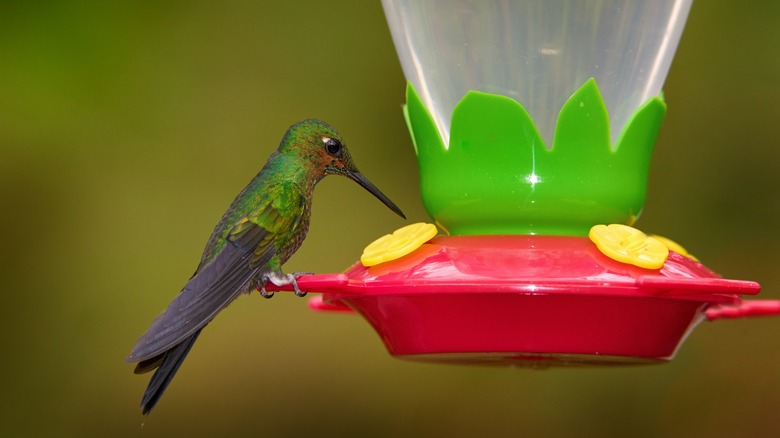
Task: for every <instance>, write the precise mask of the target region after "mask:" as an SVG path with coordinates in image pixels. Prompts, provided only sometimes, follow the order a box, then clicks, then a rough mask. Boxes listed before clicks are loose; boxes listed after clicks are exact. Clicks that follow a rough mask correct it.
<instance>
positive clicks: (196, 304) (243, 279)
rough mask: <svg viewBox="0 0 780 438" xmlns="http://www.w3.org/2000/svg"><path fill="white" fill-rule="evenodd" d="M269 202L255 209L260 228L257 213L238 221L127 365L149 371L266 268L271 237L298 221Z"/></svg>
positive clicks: (273, 248) (273, 251) (271, 251)
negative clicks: (220, 247) (133, 363)
mask: <svg viewBox="0 0 780 438" xmlns="http://www.w3.org/2000/svg"><path fill="white" fill-rule="evenodd" d="M274 204H275V203H274V202H272V200H269V201H268V202H266V203H265V205H264V206H263V208H260V209H259V210H260V211H261V212H262V214H260V217H262V218H264V220H263V223H262V225H261V224H259V223H257V222H256V217H257V216H258V215H257V214H252V218H250V217H248V216H245V217H243V218H241V219H239V221H238V222H237V223H236V225H235V226H233V228H232V229H231V231H230V232H229V234H228V238H227V242H226V243H225V246H224V247H223V248H222V250H221V251H220V252H219V254H217V255H216V256H215V257H214V258H213V259H212V260H211V261H210V262H209V263H208V264H206V265H205V266H203V267H202V268H201V269H200V270H199V271H198V272H197V273H196V274H195V275H194V276H193V277H192V278H191V279H190V280H189V281H188V282H187V284H186V285H185V286H184V289H182V291H181V292H180V293H179V294H178V295H177V296H176V298H174V299H173V301H172V302H171V303H170V304H169V305H168V308H167V309H166V310H165V312H163V313H162V314H161V315H160V316H158V317H157V318H156V319H155V320H154V322H152V325H151V327H150V328H149V330H148V331H147V332H146V333H145V334H144V335H143V336H142V337H141V338H140V339H139V340H138V342H137V343H136V345H135V348H134V349H133V351H132V353H130V356H129V357H128V358H127V361H128V362H139V361H143V362H142V363H141V364H139V367H138V370H137V371H139V372H143V371H148V370H151V369H153V368H155V366H156V365H157V362H158V359H160V357H159V356H161V355H162V354H164V353H165V352H166V351H168V350H169V349H171V348H173V347H175V346H176V345H178V344H179V343H181V342H182V341H184V340H185V339H187V338H188V337H190V336H192V335H193V334H194V333H196V332H198V330H200V329H202V328H203V327H204V326H205V325H206V324H208V323H209V322H210V321H211V320H212V319H213V318H214V316H216V314H217V313H219V311H221V310H222V309H224V308H225V307H227V305H228V304H230V303H231V302H232V301H233V300H234V299H235V298H236V297H238V295H240V294H241V293H242V292H245V291H247V290H248V289H251V287H254V286H255V285H254V284H253V283H252V282H253V280H254V279H256V278H258V277H260V276H262V275H263V274H264V273H265V272H268V271H270V269H269V268H268V267H267V264H268V262H269V260H271V258H272V257H274V256H275V255H276V253H277V248H276V245H275V237H277V236H279V231H281V230H285V229H288V230H289V229H294V228H296V227H297V222H298V221H299V219H298V218H296V217H290V216H288V215H285V214H283V213H282V212H281V211H280V209H277V208H276V207H275V206H274ZM255 212H257V210H255Z"/></svg>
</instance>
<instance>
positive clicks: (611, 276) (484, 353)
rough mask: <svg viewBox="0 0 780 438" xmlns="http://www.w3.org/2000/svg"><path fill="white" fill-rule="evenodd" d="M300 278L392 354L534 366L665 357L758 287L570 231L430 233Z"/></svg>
mask: <svg viewBox="0 0 780 438" xmlns="http://www.w3.org/2000/svg"><path fill="white" fill-rule="evenodd" d="M298 284H299V286H300V287H301V289H303V290H306V291H311V292H322V293H323V296H322V297H316V299H315V300H314V301H313V302H312V307H314V308H316V309H320V310H347V309H353V310H355V311H357V312H359V313H360V314H361V315H363V317H365V318H366V320H368V322H369V323H370V324H371V325H372V326H373V327H374V329H375V330H376V331H377V333H378V334H379V336H380V337H381V338H382V340H383V341H384V343H385V345H386V347H387V349H388V351H389V352H390V354H392V355H393V356H395V357H398V358H403V359H409V360H416V361H429V362H450V363H480V364H482V363H485V364H504V365H511V366H534V367H537V366H549V365H587V364H631V363H636V364H644V363H657V362H662V361H668V360H670V359H671V358H672V357H673V356H674V354H675V352H676V351H677V349H678V347H679V346H680V344H681V342H682V341H683V340H684V339H685V336H686V335H687V334H688V333H690V331H691V330H692V329H693V328H694V327H695V326H696V324H698V323H699V322H701V321H702V320H704V319H705V318H708V317H709V318H710V319H713V317H712V315H716V317H718V316H717V315H719V314H723V315H728V314H730V313H734V312H724V311H719V310H718V309H724V308H739V307H740V306H741V305H742V304H743V303H742V300H741V298H740V296H739V295H740V294H751V295H752V294H756V293H758V292H759V290H760V287H759V285H758V284H757V283H755V282H752V281H740V280H726V279H722V278H721V277H720V276H719V275H717V274H715V273H714V272H712V271H710V270H709V269H707V268H706V267H705V266H703V265H701V264H700V263H698V262H696V261H694V260H692V259H690V258H687V257H684V256H682V255H680V254H677V253H674V252H672V253H670V255H669V258H668V260H667V261H666V263H665V265H664V266H663V268H661V269H658V270H649V269H643V268H639V267H636V266H633V265H627V264H623V263H619V262H616V261H614V260H612V259H610V258H608V257H606V256H604V255H603V254H602V253H601V252H599V250H598V249H597V248H596V246H595V245H594V244H593V243H592V242H590V240H589V239H588V238H586V237H570V236H461V237H437V238H434V239H433V240H432V241H430V242H429V243H427V244H425V245H423V246H422V247H420V248H419V249H417V250H416V251H415V252H413V253H411V254H409V255H407V256H404V257H402V258H400V259H397V260H394V261H391V262H386V263H383V264H380V265H377V266H373V267H369V268H367V267H364V266H363V265H361V264H360V263H357V264H355V265H354V266H352V267H351V268H349V269H348V270H347V271H346V272H345V273H344V274H338V275H313V276H305V277H301V278H300V279H299V280H298ZM757 302H758V301H753V302H751V303H757ZM767 303H768V306H769V307H772V308H771V309H769V308H768V307H767V306H758V307H762V309H763V312H764V313H763V314H769V313H780V305H777V303H776V302H767ZM742 316H745V315H744V314H743V315H742Z"/></svg>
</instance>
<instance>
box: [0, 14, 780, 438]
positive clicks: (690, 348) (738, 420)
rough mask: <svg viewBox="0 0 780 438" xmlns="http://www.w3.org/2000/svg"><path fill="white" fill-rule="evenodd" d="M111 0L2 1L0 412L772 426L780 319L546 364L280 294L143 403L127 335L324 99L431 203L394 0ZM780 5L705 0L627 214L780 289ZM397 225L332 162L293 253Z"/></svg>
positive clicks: (391, 190)
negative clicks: (425, 358) (489, 360)
mask: <svg viewBox="0 0 780 438" xmlns="http://www.w3.org/2000/svg"><path fill="white" fill-rule="evenodd" d="M118 3H119V2H102V1H72V2H23V1H9V0H5V1H3V2H2V3H0V210H1V211H2V214H0V225H1V228H0V229H2V232H1V233H2V234H1V235H2V236H3V237H2V247H1V249H0V270H1V271H2V272H0V274H1V275H2V276H1V277H0V278H2V286H1V288H2V301H1V302H2V307H0V342H1V344H0V371H1V373H0V375H2V376H3V382H2V384H0V435H2V436H116V437H120V436H147V437H156V436H261V435H262V436H302V435H303V434H304V433H306V434H316V435H317V436H327V435H337V436H376V437H378V436H402V435H403V436H435V435H440V436H442V435H448V436H486V435H489V434H492V435H498V436H512V435H519V434H522V435H528V436H535V435H565V436H588V435H593V436H596V435H597V436H696V435H698V436H705V435H706V436H710V437H720V436H724V437H727V436H775V434H776V433H777V412H778V409H779V408H780V318H765V319H761V318H755V319H750V320H736V321H718V322H715V323H704V324H702V325H701V326H699V328H697V329H696V330H695V331H694V333H693V334H692V336H690V338H689V339H688V340H687V341H686V343H685V345H684V346H683V348H682V349H681V351H680V352H679V354H678V356H677V357H676V358H675V359H674V360H673V361H672V362H671V363H669V364H664V365H658V366H648V367H635V368H588V369H551V370H546V371H532V370H526V369H508V368H507V369H503V368H481V367H463V366H446V365H429V364H415V363H408V362H404V361H400V360H396V359H393V358H391V357H389V356H388V354H387V353H386V352H385V350H384V347H383V346H382V344H381V342H380V340H379V338H378V337H377V336H376V334H374V332H373V331H372V330H371V329H370V328H369V326H368V324H367V323H365V321H363V320H362V319H360V318H359V317H357V316H348V315H331V314H320V313H312V312H310V311H309V310H308V308H307V306H306V303H305V301H303V300H300V299H297V298H295V297H292V296H290V295H289V294H277V297H276V298H274V299H273V300H270V301H266V300H263V299H261V298H260V297H259V295H256V296H252V297H245V298H242V299H241V300H240V301H239V302H238V303H236V304H234V305H233V306H231V307H229V308H228V309H227V310H226V311H225V312H223V314H222V315H220V317H219V318H217V319H216V320H215V321H214V322H213V323H212V324H211V325H210V326H209V328H208V330H206V331H205V332H204V333H203V335H202V336H201V338H200V340H199V341H198V344H197V346H196V347H195V349H194V350H193V351H192V353H191V354H190V356H189V358H188V360H187V361H186V363H185V365H184V366H183V367H182V369H181V371H180V372H179V374H178V376H177V378H176V379H175V380H174V382H173V384H172V385H171V387H170V388H169V390H168V392H167V393H166V395H165V397H163V399H162V401H161V403H160V404H159V405H158V407H157V409H156V411H155V412H154V413H153V414H152V415H151V416H150V417H148V418H143V417H142V416H141V414H140V411H139V410H138V409H137V406H138V402H139V401H140V397H141V394H142V392H143V389H144V387H145V385H146V383H147V376H144V377H140V376H135V375H133V374H132V366H130V365H126V364H124V363H123V362H124V358H125V356H126V354H127V353H128V352H129V351H130V349H131V347H132V346H133V344H134V342H135V340H136V338H137V337H138V336H139V335H140V334H141V333H142V332H143V331H144V330H146V328H147V326H148V324H149V323H150V321H151V319H152V318H153V317H154V316H155V315H156V314H157V313H158V312H160V311H161V310H162V309H163V308H164V307H165V306H166V305H167V303H168V301H169V300H170V299H171V298H172V296H173V295H174V294H175V293H177V292H178V290H179V288H180V287H181V286H182V285H183V283H184V282H185V281H186V279H187V278H188V277H189V275H190V274H191V272H192V270H193V269H194V268H195V265H196V264H197V261H198V260H199V257H200V252H201V250H202V247H203V245H204V244H205V241H206V238H207V237H208V235H209V233H210V231H211V229H212V227H213V225H214V224H215V223H216V221H217V220H218V218H219V217H220V215H221V214H222V212H223V210H224V209H225V208H226V207H227V205H228V204H229V202H230V200H231V199H232V197H233V196H234V195H235V194H236V193H237V192H238V191H239V190H240V189H241V188H242V187H243V186H244V184H246V182H247V181H248V180H249V179H250V178H251V177H252V176H254V174H255V173H256V172H257V170H258V169H259V168H260V167H261V165H262V163H263V162H264V161H265V158H266V157H267V155H268V154H269V153H270V152H271V151H272V150H273V149H274V148H275V147H276V145H277V144H278V142H279V139H280V138H281V135H282V134H283V132H284V131H285V129H286V128H287V127H288V126H289V125H290V124H291V123H293V122H295V121H297V120H300V119H303V118H308V117H318V118H322V119H324V120H327V121H329V122H330V123H332V124H333V125H334V126H336V127H337V128H338V129H339V130H340V131H341V132H342V134H343V135H344V136H345V137H346V138H347V140H348V143H349V145H350V146H351V150H352V154H353V157H354V158H355V160H356V162H357V163H358V164H359V166H360V168H361V170H362V171H363V172H364V173H365V174H366V175H367V176H369V178H370V179H372V180H373V181H374V182H375V183H376V184H377V185H378V186H379V187H380V188H381V189H382V190H383V191H384V192H385V193H387V194H388V195H389V196H390V197H391V198H392V199H394V200H395V201H396V203H398V204H399V205H400V206H401V207H402V208H403V209H404V211H405V212H406V213H407V216H408V217H409V219H410V220H411V221H418V220H426V219H427V216H426V214H425V212H424V210H423V208H422V204H421V202H420V199H419V195H418V189H417V183H418V179H417V172H416V162H415V158H414V154H413V150H412V145H411V141H410V139H409V136H408V134H407V132H406V127H405V125H404V122H403V118H402V115H401V104H402V102H403V100H404V95H403V93H404V83H405V81H404V78H403V74H402V72H401V69H400V66H399V63H398V60H397V58H396V54H395V51H394V48H393V45H392V41H391V38H390V34H389V31H388V29H387V26H386V23H385V21H384V15H383V12H382V9H381V5H380V3H379V1H372V2H348V1H333V2H300V1H286V2H260V1H236V2H228V3H221V2H210V1H203V0H201V1H186V2H185V1H171V2H154V1H134V2H123V3H121V4H118ZM779 19H780V3H778V2H774V1H751V2H728V1H700V2H697V3H696V4H694V6H693V9H692V11H691V14H690V17H689V20H688V26H687V28H686V31H685V33H684V35H683V38H682V41H681V43H680V47H679V50H678V55H677V58H676V60H675V62H674V64H673V66H672V70H671V72H670V74H669V78H668V81H667V84H666V87H665V93H666V98H667V102H668V104H669V111H668V113H667V119H666V121H665V124H664V127H663V129H662V132H661V136H660V138H659V140H658V143H657V147H656V152H655V155H654V161H653V166H652V171H651V180H650V190H649V199H648V202H647V204H646V208H645V213H644V215H643V217H642V218H641V220H640V222H639V227H640V228H642V229H644V230H647V231H650V232H655V233H659V234H662V235H666V236H669V237H672V238H674V239H675V240H678V241H679V242H681V243H683V244H684V245H685V246H686V247H688V249H689V250H691V251H692V252H693V253H694V254H696V255H697V256H698V257H699V258H701V259H702V260H703V261H704V262H705V263H707V264H708V265H709V266H710V267H711V268H713V269H714V270H716V271H718V272H721V273H722V274H724V275H726V276H728V277H730V278H741V279H754V280H757V281H759V282H761V283H762V285H763V287H764V292H762V294H761V296H762V297H763V298H774V299H780V269H778V263H777V254H778V252H779V251H780V190H778V188H779V187H780V161H779V159H780V150H779V148H778V146H779V145H778V142H779V140H778V139H780V118H779V117H778V114H780V111H779V110H778V106H777V103H778V102H780V84H778V79H779V78H780V45H779V44H778V43H780V26H778V24H780V21H779ZM403 224H404V222H403V221H401V220H400V219H399V218H397V217H395V216H394V215H393V214H392V213H390V212H389V211H388V210H387V209H385V208H384V207H383V206H382V205H381V204H380V203H379V202H377V201H376V200H375V199H374V198H373V197H371V195H369V194H368V193H366V192H365V191H363V190H362V189H360V188H359V187H358V186H357V185H355V184H353V183H351V182H349V181H348V180H346V179H343V178H329V179H327V180H325V181H324V182H323V183H322V184H320V186H319V187H318V190H317V193H316V196H315V202H314V212H313V218H312V227H311V230H310V232H309V237H308V239H307V241H306V243H305V244H304V246H303V247H302V249H301V250H300V251H299V252H298V253H297V254H296V255H295V256H294V257H293V258H292V259H291V260H290V261H289V262H288V264H287V265H286V270H287V271H300V270H305V271H315V272H319V273H325V272H338V271H341V270H343V269H344V268H346V267H347V266H349V265H350V264H351V263H352V262H353V261H354V260H356V259H357V257H358V256H359V254H360V252H361V251H362V248H363V246H364V245H365V244H367V243H368V242H370V241H372V240H373V239H374V238H376V237H377V236H379V235H381V234H384V233H385V232H388V231H390V230H393V229H395V228H397V227H399V226H401V225H403ZM647 330H653V327H647Z"/></svg>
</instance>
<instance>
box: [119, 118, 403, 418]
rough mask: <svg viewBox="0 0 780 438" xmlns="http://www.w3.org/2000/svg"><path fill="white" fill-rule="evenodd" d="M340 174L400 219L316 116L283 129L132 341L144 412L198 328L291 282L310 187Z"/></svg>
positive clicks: (336, 136)
mask: <svg viewBox="0 0 780 438" xmlns="http://www.w3.org/2000/svg"><path fill="white" fill-rule="evenodd" d="M329 174H337V175H343V176H346V177H348V178H350V179H352V180H354V181H355V182H357V183H358V184H360V185H361V186H363V187H364V188H366V189H367V190H368V191H370V192H371V193H372V194H374V195H375V196H376V197H377V198H379V199H380V200H381V201H382V202H383V203H385V205H387V206H388V207H390V209H392V210H393V211H394V212H396V213H397V214H399V215H400V216H402V217H403V213H401V210H400V209H399V208H398V207H397V206H396V205H395V204H393V202H392V201H390V200H389V199H388V198H387V197H386V196H385V195H384V194H383V193H382V192H381V191H379V189H377V188H376V187H375V186H374V185H373V184H371V183H370V182H369V181H368V180H367V179H366V178H365V177H363V176H362V175H361V174H360V172H359V171H358V170H357V168H356V167H355V165H354V163H353V162H352V158H351V157H350V155H349V152H348V151H347V149H346V147H344V146H343V142H342V140H341V137H340V136H339V134H338V133H337V132H336V131H335V130H334V129H333V128H332V127H330V126H328V125H327V124H326V123H324V122H321V121H319V120H304V121H303V122H300V123H297V124H295V125H293V126H291V127H290V129H289V130H288V131H287V133H286V134H285V136H284V138H283V139H282V142H281V144H280V145H279V148H278V149H277V150H276V151H275V152H274V153H273V154H271V156H270V157H269V159H268V161H267V162H266V164H265V166H264V167H263V169H262V170H261V171H260V172H259V173H258V174H257V176H255V177H254V179H252V181H251V182H250V183H249V184H248V185H247V186H246V187H245V188H244V190H242V191H241V193H239V194H238V196H236V198H235V199H234V200H233V203H232V204H231V205H230V207H229V208H228V210H227V211H226V212H225V214H224V215H223V216H222V219H220V221H219V223H217V226H216V227H215V228H214V231H213V232H212V233H211V237H209V240H208V243H207V244H206V248H205V249H204V251H203V256H202V257H201V261H200V264H199V265H198V268H197V269H196V271H195V274H194V275H193V276H192V278H190V280H189V281H188V282H187V284H186V285H185V287H184V289H182V291H181V292H180V293H179V294H178V295H177V296H176V297H175V298H174V300H173V301H172V302H171V304H170V305H169V306H168V308H167V309H166V311H165V312H163V313H162V314H161V315H160V316H158V317H157V319H155V320H154V321H153V322H152V326H151V327H150V328H149V330H148V331H147V332H146V333H145V334H144V335H143V336H142V337H141V338H140V339H139V340H138V342H137V343H136V345H135V348H134V349H133V351H132V353H130V356H129V357H128V359H127V360H128V362H138V365H137V366H136V373H143V372H147V371H151V370H153V369H155V368H157V371H156V372H155V374H154V376H152V379H151V381H150V382H149V386H148V387H147V390H146V393H145V394H144V398H143V400H142V402H141V406H142V408H143V412H144V414H146V413H148V412H149V411H150V410H151V409H152V408H153V407H154V405H155V404H156V403H157V401H158V400H159V398H160V396H161V395H162V393H163V391H164V390H165V388H166V387H167V386H168V384H169V383H170V381H171V379H172V378H173V376H174V375H175V373H176V371H177V370H178V368H179V366H180V365H181V363H182V361H183V360H184V358H185V357H186V356H187V353H188V352H189V350H190V348H191V347H192V345H193V343H194V342H195V340H196V339H197V337H198V335H199V334H200V331H201V330H202V329H203V327H205V326H206V324H208V323H209V322H210V321H211V320H212V319H213V318H214V316H216V314H217V313H219V311H221V310H222V309H224V308H225V307H226V306H227V305H228V304H230V303H231V302H232V301H233V300H234V299H235V298H236V297H238V296H239V295H240V294H242V293H247V292H251V291H253V290H255V289H257V288H261V290H262V292H263V295H264V296H270V295H267V294H266V293H265V284H266V283H267V282H268V281H271V282H273V283H274V284H276V285H282V284H290V283H292V284H293V287H294V289H295V291H296V294H298V295H303V293H301V292H300V291H299V290H298V286H297V284H296V282H295V278H296V274H283V273H282V270H281V266H282V264H284V262H286V261H287V259H289V258H290V256H291V255H292V254H293V253H294V252H295V251H296V250H297V249H298V248H299V247H300V246H301V243H303V239H304V238H305V237H306V232H307V231H308V228H309V217H310V211H311V201H312V192H313V191H314V186H315V185H316V184H317V183H318V182H319V181H320V180H322V178H324V177H325V176H326V175H329Z"/></svg>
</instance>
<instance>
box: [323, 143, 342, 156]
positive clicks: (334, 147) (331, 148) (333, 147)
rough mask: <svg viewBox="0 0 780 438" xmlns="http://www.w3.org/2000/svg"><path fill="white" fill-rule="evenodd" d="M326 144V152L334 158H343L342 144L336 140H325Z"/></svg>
mask: <svg viewBox="0 0 780 438" xmlns="http://www.w3.org/2000/svg"><path fill="white" fill-rule="evenodd" d="M323 141H324V143H325V150H326V151H328V153H329V154H331V155H333V156H334V157H337V158H341V142H340V141H338V140H336V139H335V138H326V139H324V140H323Z"/></svg>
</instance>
